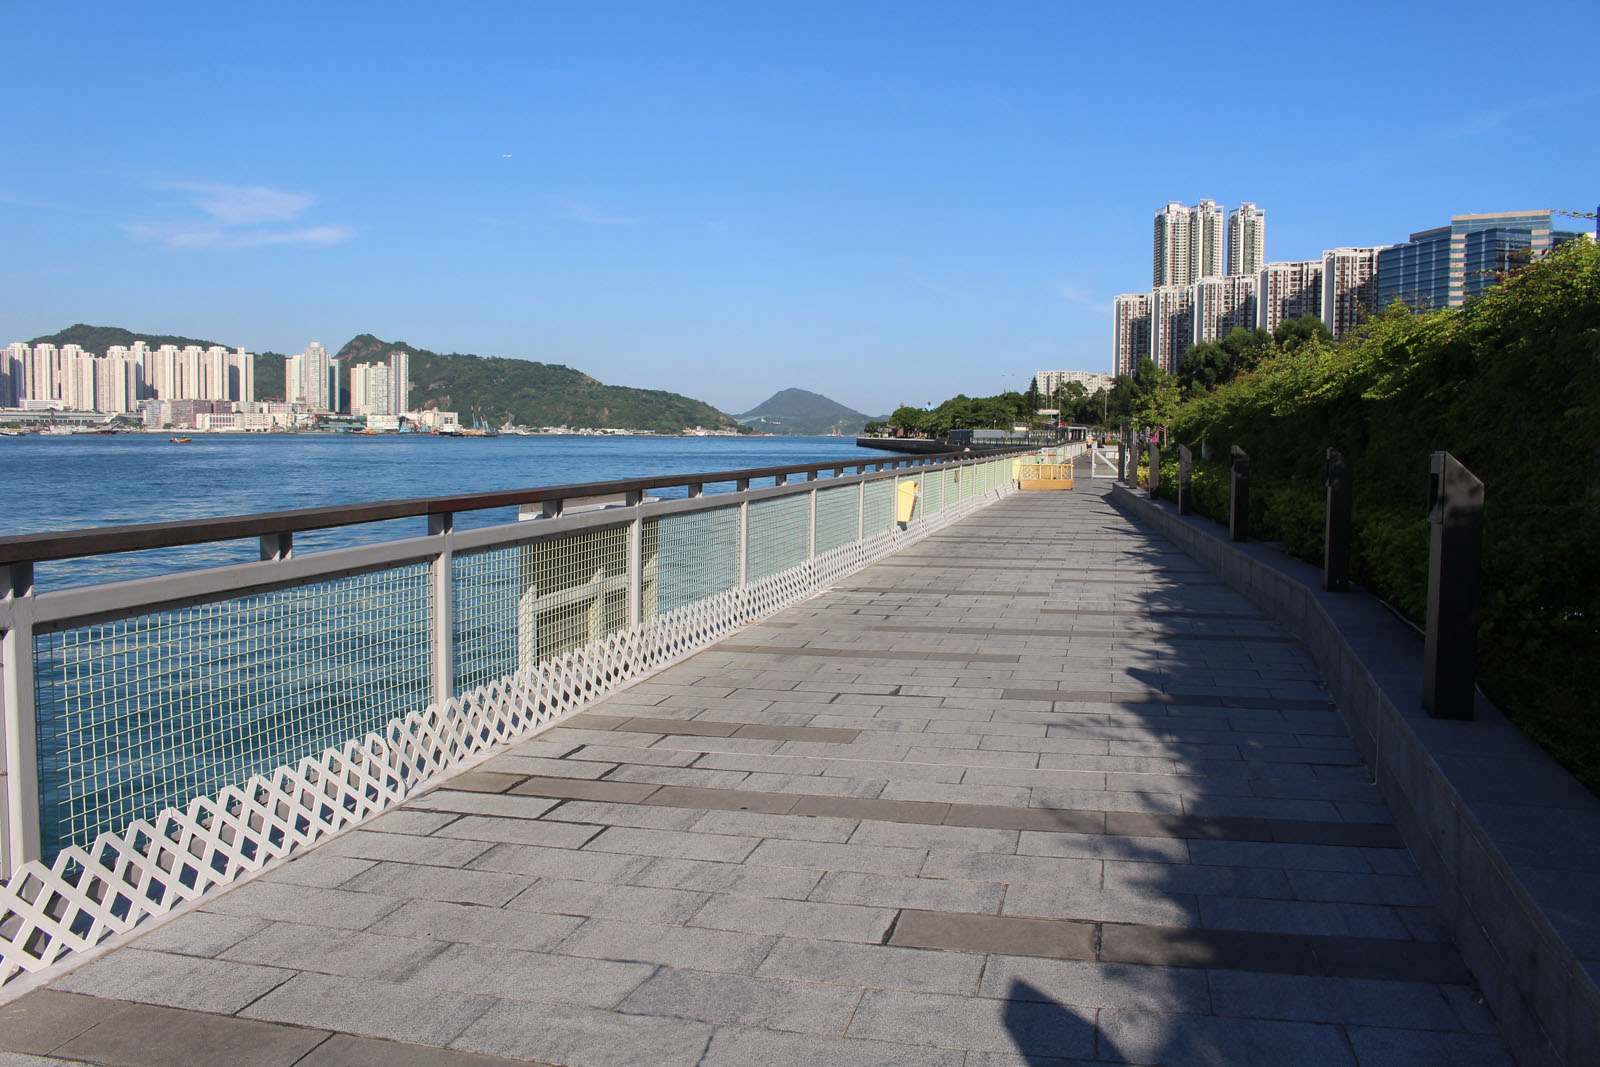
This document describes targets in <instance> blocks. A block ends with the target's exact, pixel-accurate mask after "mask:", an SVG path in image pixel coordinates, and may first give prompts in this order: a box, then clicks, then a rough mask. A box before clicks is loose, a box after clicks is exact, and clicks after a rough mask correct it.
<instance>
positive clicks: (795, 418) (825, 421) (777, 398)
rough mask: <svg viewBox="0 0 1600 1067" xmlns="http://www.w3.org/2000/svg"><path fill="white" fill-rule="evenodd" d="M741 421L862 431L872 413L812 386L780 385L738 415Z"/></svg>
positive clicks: (801, 431) (806, 430)
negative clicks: (859, 409) (787, 386)
mask: <svg viewBox="0 0 1600 1067" xmlns="http://www.w3.org/2000/svg"><path fill="white" fill-rule="evenodd" d="M734 417H735V418H736V419H738V420H739V423H740V424H741V425H745V426H749V427H751V428H752V429H759V430H761V431H763V432H765V433H775V434H795V435H825V434H832V433H841V434H842V433H860V432H861V428H862V427H863V426H864V425H866V423H868V422H870V421H872V416H871V415H866V414H863V413H862V412H859V411H856V410H855V409H853V408H849V407H846V406H845V405H843V404H841V403H839V402H838V401H837V400H832V399H830V398H828V397H825V396H823V395H822V394H821V393H813V392H811V391H810V390H809V389H799V388H795V387H792V386H791V387H790V388H787V389H780V390H778V391H777V392H776V393H773V394H772V395H771V396H769V397H768V398H767V399H765V400H763V401H762V402H761V403H759V404H757V405H756V406H755V407H753V408H751V409H750V410H749V411H746V412H744V413H743V414H742V415H735V416H734Z"/></svg>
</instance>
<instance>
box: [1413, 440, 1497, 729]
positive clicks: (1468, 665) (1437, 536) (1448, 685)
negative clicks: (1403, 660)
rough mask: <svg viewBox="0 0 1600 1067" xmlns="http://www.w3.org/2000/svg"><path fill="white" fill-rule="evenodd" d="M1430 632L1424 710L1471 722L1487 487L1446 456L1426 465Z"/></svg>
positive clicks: (1436, 455) (1424, 665)
mask: <svg viewBox="0 0 1600 1067" xmlns="http://www.w3.org/2000/svg"><path fill="white" fill-rule="evenodd" d="M1428 522H1429V523H1431V524H1432V526H1433V530H1432V533H1431V536H1430V538H1429V544H1428V629H1427V633H1426V636H1425V637H1424V638H1423V644H1422V706H1423V708H1424V710H1426V711H1427V712H1428V714H1429V715H1432V716H1433V717H1434V718H1436V719H1470V718H1472V715H1473V711H1472V703H1473V678H1474V676H1475V675H1476V674H1477V667H1478V590H1479V581H1480V576H1479V569H1480V565H1481V563H1482V559H1483V483H1482V482H1481V481H1479V480H1478V479H1477V477H1476V476H1474V475H1473V473H1472V472H1471V471H1469V470H1467V468H1466V467H1463V466H1462V465H1461V461H1460V460H1458V459H1456V457H1454V456H1452V455H1451V454H1450V453H1448V452H1435V453H1434V454H1433V456H1432V457H1431V458H1430V459H1429V461H1428Z"/></svg>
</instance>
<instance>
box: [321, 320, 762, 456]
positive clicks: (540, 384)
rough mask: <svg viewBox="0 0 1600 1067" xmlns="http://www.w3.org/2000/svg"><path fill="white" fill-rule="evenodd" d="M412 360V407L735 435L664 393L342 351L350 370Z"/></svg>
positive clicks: (720, 420) (704, 410) (488, 361)
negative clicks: (356, 366)
mask: <svg viewBox="0 0 1600 1067" xmlns="http://www.w3.org/2000/svg"><path fill="white" fill-rule="evenodd" d="M394 351H403V352H406V353H409V354H410V356H411V383H412V386H411V392H410V406H411V407H412V408H418V409H421V408H441V409H444V410H447V411H457V412H460V413H461V417H462V419H463V421H466V420H469V419H471V418H473V417H481V418H482V419H483V420H485V421H487V422H489V423H490V424H491V425H495V426H499V425H502V424H504V423H506V422H508V421H509V422H514V423H520V424H522V425H525V426H574V427H579V426H583V427H591V426H592V427H614V428H627V429H637V430H654V431H656V432H657V433H678V432H680V431H682V430H685V429H690V428H693V427H695V426H704V427H706V428H708V429H711V428H723V429H732V428H734V427H735V426H737V423H735V422H734V420H733V419H731V418H729V417H728V416H727V415H724V414H723V413H722V412H720V411H718V410H717V409H716V408H713V407H712V406H711V405H709V404H706V403H703V402H702V401H699V400H694V399H692V398H690V397H686V396H681V395H679V394H677V393H669V392H666V391H664V390H660V389H632V388H629V387H627V386H621V385H605V384H603V383H601V382H599V381H596V380H595V379H593V378H591V377H589V376H588V375H587V374H584V373H582V372H580V371H576V370H573V369H572V368H571V367H564V366H561V365H560V364H555V363H536V362H534V361H532V360H526V359H504V358H500V357H493V356H475V355H470V354H466V353H459V352H451V353H449V354H442V353H439V352H430V351H429V350H428V349H426V348H416V347H414V346H412V345H408V344H406V343H405V342H403V341H395V342H390V341H384V340H380V339H379V338H377V337H374V336H373V335H372V334H370V333H364V334H360V335H359V336H357V337H354V338H352V339H351V340H350V341H349V343H347V344H346V345H345V346H344V347H343V348H341V349H339V351H338V353H337V355H338V358H339V359H341V360H344V361H345V362H346V365H347V366H348V365H349V364H353V363H381V362H383V361H384V360H386V359H388V358H389V353H390V352H394Z"/></svg>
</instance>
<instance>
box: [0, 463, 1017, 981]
mask: <svg viewBox="0 0 1600 1067" xmlns="http://www.w3.org/2000/svg"><path fill="white" fill-rule="evenodd" d="M1012 462H1013V459H1012V457H1010V456H997V455H995V454H993V453H984V454H981V455H971V454H958V455H955V456H943V457H926V456H924V457H917V458H916V459H893V460H873V461H869V462H862V463H851V464H839V463H822V464H810V465H802V466H795V467H777V468H761V469H757V470H748V471H724V472H715V473H707V474H695V475H680V476H675V477H665V478H651V479H628V480H623V481H614V482H601V483H591V484H584V485H572V486H555V487H548V488H539V489H528V490H519V491H514V492H497V493H478V494H470V495H462V496H454V497H439V498H430V499H425V500H406V501H389V502H382V503H376V504H356V505H349V506H345V507H336V508H315V509H306V510H302V511H296V512H284V513H280V514H275V515H260V516H242V517H234V518H225V519H210V520H200V521H198V522H188V523H156V524H148V525H144V526H133V527H120V528H111V529H104V530H87V531H72V532H64V533H55V534H43V535H33V536H26V537H9V538H3V539H0V563H4V564H6V565H7V572H6V573H8V574H9V576H10V583H9V591H8V595H6V596H4V597H3V598H0V677H3V682H4V688H3V690H0V696H3V704H0V709H3V713H4V739H5V770H6V774H5V777H4V781H3V783H0V784H3V787H4V788H3V789H0V796H3V798H4V811H3V815H4V822H3V825H4V835H3V841H0V845H3V853H4V856H5V860H6V864H7V870H8V871H9V874H8V877H7V880H6V883H5V890H4V894H3V895H0V981H6V980H10V979H12V978H14V977H16V976H18V975H19V974H21V973H24V972H38V971H41V970H44V969H46V968H49V967H51V966H52V965H54V964H56V963H57V962H59V961H61V960H62V959H63V958H64V956H66V955H70V954H71V953H72V952H73V951H75V950H78V949H82V948H85V947H89V946H92V945H95V944H98V943H100V942H102V941H103V940H104V939H105V938H106V937H108V936H111V935H113V934H115V933H118V932H121V931H125V930H128V929H131V928H132V927H133V926H135V925H137V924H138V923H139V922H140V921H142V920H143V919H145V918H147V917H148V916H150V915H154V914H160V913H163V912H166V911H169V910H171V909H172V908H174V907H176V906H178V905H179V904H181V903H183V902H184V901H186V900H190V899H194V898H196V897H198V896H200V895H203V894H204V893H206V892H207V891H209V890H211V889H213V888H215V887H217V886H220V885H225V884H227V883H228V882H231V881H232V880H234V879H236V878H237V877H239V876H240V875H241V874H243V873H246V872H248V871H251V870H255V869H258V868H259V867H260V866H261V865H263V864H264V863H267V862H269V861H271V860H272V859H274V858H277V857H280V856H284V855H287V854H289V853H290V852H293V851H295V850H296V849H299V848H301V847H304V846H305V845H307V844H309V843H311V842H313V841H316V840H318V839H320V838H322V837H324V836H326V835H327V834H329V833H332V832H335V831H337V830H339V829H342V828H344V827H346V826H348V825H350V824H352V823H354V822H357V821H360V820H362V819H365V818H367V817H369V816H371V815H372V814H375V813H376V812H378V811H382V810H384V809H385V808H387V807H390V806H392V805H393V804H395V803H398V802H400V801H401V800H403V799H404V798H405V797H407V796H409V795H411V794H413V793H414V792H416V790H417V789H418V788H419V787H420V786H421V785H422V784H423V783H425V782H427V781H429V780H431V779H433V778H435V777H437V776H439V775H440V774H443V773H446V772H448V771H454V770H458V769H460V768H461V767H462V766H464V765H465V764H467V763H470V762H473V761H475V760H476V759H478V758H481V757H482V756H483V755H484V754H485V753H486V752H487V751H488V750H489V749H490V748H491V747H493V746H495V745H497V744H500V743H501V742H504V741H508V740H511V739H514V738H518V737H521V736H524V735H526V734H527V733H528V732H530V731H532V730H535V729H538V728H540V727H542V726H544V725H546V724H548V723H549V722H551V721H552V720H554V719H558V718H561V717H563V716H565V715H567V714H570V713H572V712H574V711H576V710H578V709H579V708H581V707H583V706H585V705H586V704H588V703H590V702H592V701H593V700H595V699H598V698H600V697H602V696H604V695H605V694H607V693H609V692H611V691H613V690H614V689H616V688H617V687H618V686H620V685H622V684H625V683H627V682H629V681H631V680H633V679H635V678H637V677H639V676H641V675H642V674H645V673H649V672H652V671H655V670H658V669H660V668H661V667H663V666H666V665H667V664H669V663H671V662H673V661H675V660H677V659H680V658H682V657H683V656H685V655H688V654H690V653H692V652H693V651H695V650H697V649H699V648H702V647H704V646H705V645H706V644H708V643H710V642H712V641H714V640H716V639H718V638H720V637H721V636H724V635H725V634H727V633H728V632H730V631H731V630H733V629H735V628H737V627H740V626H743V625H746V624H748V623H749V622H751V621H754V620H756V619H759V618H761V617H763V616H765V615H767V614H770V613H771V612H773V611H776V610H778V609H779V608H781V607H784V606H786V605H788V604H791V603H794V602H795V601H797V600H799V599H802V598H804V597H807V596H810V595H812V594H814V593H816V592H817V591H819V590H821V589H823V588H825V587H827V586H828V585H829V584H831V583H833V582H835V581H837V580H838V579H839V578H840V577H842V576H843V575H845V574H848V573H850V572H852V571H854V570H856V569H859V568H860V567H863V566H865V565H867V564H869V563H871V562H873V561H875V560H877V559H879V558H881V557H882V556H884V555H886V554H888V553H890V552H893V551H894V550H896V549H897V548H898V547H900V546H902V545H904V544H906V543H908V542H910V541H914V540H917V539H919V538H921V537H922V536H925V535H926V534H928V533H929V532H932V531H933V530H935V529H938V528H940V527H942V526H944V525H946V524H948V523H949V522H950V521H953V520H954V519H956V518H959V517H961V516H962V515H965V514H967V513H969V512H970V511H972V510H973V509H974V508H977V507H982V506H984V505H985V504H987V503H990V502H992V501H993V500H995V499H998V498H999V497H1000V496H1002V495H1004V494H1005V493H1007V492H1009V491H1011V489H1012V488H1013V481H1012V475H1013V472H1012ZM852 470H853V471H854V473H847V472H849V471H852ZM797 477H798V478H801V479H803V480H793V479H796V478H797ZM763 481H764V482H767V483H768V484H765V485H757V484H754V483H757V482H763ZM718 485H726V486H731V487H732V489H731V491H727V492H712V493H707V492H705V491H704V490H705V488H706V487H708V486H718ZM679 487H681V488H682V490H683V491H684V494H685V495H683V496H682V498H679V499H653V498H651V497H650V496H649V495H648V494H649V493H650V492H651V491H653V490H668V489H676V488H679ZM509 505H515V506H517V507H519V509H520V510H521V513H522V514H523V516H524V517H525V518H528V519H530V520H536V521H519V522H513V523H505V524H501V525H496V526H489V527H484V528H480V529H471V530H466V529H457V528H456V525H455V523H454V521H453V520H454V515H455V514H456V513H458V512H461V511H467V510H472V509H477V508H498V507H506V506H509ZM424 515H425V516H427V517H428V520H429V526H428V532H427V533H426V534H425V535H423V536H418V537H411V538H406V539H403V540H396V541H385V542H382V543H378V544H370V545H358V546H354V547H348V548H339V549H332V550H328V551H323V552H317V553H312V554H301V555H297V554H296V553H295V552H294V551H293V541H292V538H293V535H294V534H295V533H297V532H300V531H303V530H311V529H322V528H327V527H332V526H339V525H350V524H355V523H361V522H374V521H383V520H389V519H394V518H404V517H408V516H424ZM242 537H257V538H260V540H261V546H262V551H261V555H262V558H261V560H260V561H257V562H246V563H238V564H232V565H228V566H223V567H212V568H208V569H204V570H195V571H186V572H181V573H177V574H173V575H168V576H163V577H159V578H145V579H139V580H134V581H125V582H116V583H111V584H106V585H98V586H90V587H85V588H75V589H62V590H59V591H39V590H36V589H34V587H33V580H32V564H33V563H35V562H38V561H42V560H51V559H64V558H74V557H77V556H82V555H86V554H89V553H96V552H116V551H134V550H138V549H145V548H153V547H171V546H178V545H193V544H198V543H202V542H205V541H210V540H214V539H218V538H242Z"/></svg>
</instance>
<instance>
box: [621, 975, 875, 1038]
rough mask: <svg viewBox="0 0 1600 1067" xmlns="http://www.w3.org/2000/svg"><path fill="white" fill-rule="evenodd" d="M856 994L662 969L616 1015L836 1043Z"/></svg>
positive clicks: (840, 987) (814, 984)
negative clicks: (709, 1024) (687, 1021)
mask: <svg viewBox="0 0 1600 1067" xmlns="http://www.w3.org/2000/svg"><path fill="white" fill-rule="evenodd" d="M861 993H862V991H861V989H859V988H857V987H854V986H845V985H825V984H822V983H818V982H794V981H788V980H785V979H780V978H756V977H752V976H749V975H742V974H713V973H709V972H706V971H682V970H674V969H663V970H659V971H657V972H656V973H654V974H653V975H651V976H650V977H649V978H648V979H647V980H646V981H645V982H644V984H643V985H641V986H639V988H638V989H636V990H635V991H634V992H633V993H631V994H630V995H629V996H628V998H627V1000H625V1001H623V1004H622V1008H621V1010H622V1011H624V1012H638V1013H642V1014H645V1015H672V1016H675V1017H677V1018H684V1019H699V1020H701V1021H704V1022H712V1023H726V1024H730V1025H736V1026H745V1027H762V1028H765V1029H769V1030H794V1031H800V1032H803V1033H813V1034H827V1035H831V1036H834V1037H839V1036H842V1035H843V1034H844V1029H845V1027H846V1026H848V1025H849V1023H850V1017H851V1015H853V1014H854V1012H855V1009H856V1004H857V1003H858V1002H859V1001H860V999H861Z"/></svg>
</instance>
